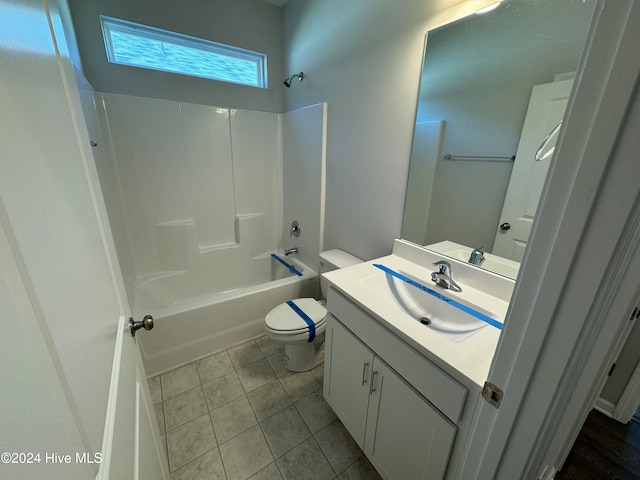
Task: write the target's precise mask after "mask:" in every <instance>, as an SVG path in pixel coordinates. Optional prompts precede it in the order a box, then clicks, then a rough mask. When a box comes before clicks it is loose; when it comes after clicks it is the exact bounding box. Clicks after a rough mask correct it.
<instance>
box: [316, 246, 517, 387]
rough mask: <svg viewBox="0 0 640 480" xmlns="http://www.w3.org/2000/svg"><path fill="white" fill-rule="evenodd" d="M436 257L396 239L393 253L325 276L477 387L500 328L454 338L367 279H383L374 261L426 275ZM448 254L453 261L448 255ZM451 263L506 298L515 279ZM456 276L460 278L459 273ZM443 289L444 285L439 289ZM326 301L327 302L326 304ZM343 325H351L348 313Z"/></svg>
mask: <svg viewBox="0 0 640 480" xmlns="http://www.w3.org/2000/svg"><path fill="white" fill-rule="evenodd" d="M418 249H420V250H418ZM440 259H443V257H442V256H439V255H437V254H435V253H434V252H428V251H424V249H422V248H421V247H418V246H413V245H412V244H409V243H408V242H404V241H401V240H396V243H395V244H394V253H393V254H392V255H388V256H386V257H382V258H378V259H375V260H371V261H368V262H365V263H361V264H358V265H354V266H351V267H348V268H344V269H341V270H335V271H332V272H328V273H325V274H323V276H324V278H326V279H327V280H328V282H329V284H330V285H331V286H333V287H334V288H335V289H337V290H338V291H339V292H340V293H341V294H343V295H344V296H345V297H347V298H348V299H350V300H351V301H352V302H354V303H355V304H356V305H357V306H358V307H360V308H361V309H362V310H364V311H365V312H367V313H368V314H369V315H371V316H372V317H373V319H374V320H376V321H377V322H379V323H380V324H381V325H382V326H384V327H385V328H387V329H388V330H390V331H391V332H392V333H394V334H396V335H397V336H398V337H399V338H401V339H402V340H403V341H405V342H406V343H407V344H409V345H410V346H411V347H413V348H414V349H415V350H416V351H418V353H420V354H421V355H423V356H424V357H425V358H427V359H429V360H430V361H432V362H433V363H434V364H436V365H437V366H439V367H440V368H441V369H443V370H444V371H445V372H447V373H448V374H449V375H450V376H452V377H453V378H455V379H457V380H459V381H460V382H461V383H463V384H465V385H466V386H467V387H469V388H474V389H479V390H481V389H482V387H483V386H484V383H485V381H486V379H487V377H488V374H489V369H490V367H491V361H492V359H493V356H494V353H495V350H496V347H497V345H498V340H499V338H500V332H501V330H499V329H498V328H495V327H493V326H491V325H487V326H485V327H483V328H481V329H479V330H477V331H476V332H475V333H474V334H473V335H472V336H470V337H469V338H467V339H465V340H464V341H462V342H460V343H454V342H452V341H450V340H449V339H447V338H446V337H444V336H442V335H440V334H439V333H437V332H435V331H433V330H431V329H430V328H428V327H426V326H425V325H422V324H421V323H420V322H418V321H417V320H416V319H415V318H413V317H411V316H410V315H409V314H408V313H406V312H405V311H404V310H403V309H402V308H400V307H399V306H398V305H397V304H395V303H394V302H393V301H390V300H389V298H388V296H385V295H384V294H376V292H374V291H373V290H372V289H371V285H372V284H373V285H375V282H377V281H384V282H386V279H385V273H384V272H383V271H381V270H380V269H378V268H376V267H374V264H376V263H377V264H382V265H385V266H386V267H388V268H391V269H394V270H400V271H404V272H406V273H408V274H410V275H413V276H415V277H419V278H425V277H424V276H425V272H426V271H428V270H429V269H431V270H433V268H432V267H431V266H430V265H431V263H432V260H433V261H435V260H440ZM447 260H448V261H451V263H452V265H454V262H453V261H452V260H450V259H447ZM422 265H428V266H429V267H428V268H427V267H423V266H422ZM455 269H456V273H459V276H458V278H460V279H461V280H460V281H461V282H469V283H475V284H476V285H477V284H478V283H482V284H484V285H487V284H491V285H493V284H496V283H497V284H499V286H500V288H499V289H498V291H500V294H499V295H500V296H501V297H502V300H503V301H506V304H508V301H509V298H510V296H511V292H512V291H513V284H514V283H515V282H513V280H510V279H506V278H504V277H500V276H497V275H494V274H491V273H490V272H483V271H482V270H480V269H476V268H475V267H473V266H468V265H464V264H459V265H458V264H455ZM487 275H488V277H487ZM456 281H458V279H457V278H456ZM434 288H439V287H434ZM444 292H447V290H443V293H444ZM494 293H495V290H494ZM389 295H390V294H389ZM330 307H331V305H329V309H330ZM505 310H506V307H505ZM345 325H346V326H347V327H348V326H349V325H348V319H347V323H346V324H345Z"/></svg>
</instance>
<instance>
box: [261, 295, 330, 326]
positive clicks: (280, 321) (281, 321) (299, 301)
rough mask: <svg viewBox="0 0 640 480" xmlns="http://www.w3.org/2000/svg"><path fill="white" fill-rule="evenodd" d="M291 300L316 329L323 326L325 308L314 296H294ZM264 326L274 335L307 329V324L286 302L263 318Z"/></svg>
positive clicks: (325, 314) (325, 313)
mask: <svg viewBox="0 0 640 480" xmlns="http://www.w3.org/2000/svg"><path fill="white" fill-rule="evenodd" d="M292 302H293V303H294V304H295V305H296V306H297V307H298V308H299V309H300V310H302V311H303V312H304V314H305V315H306V316H307V317H308V318H309V319H311V321H312V322H313V323H314V324H315V328H316V330H317V329H319V328H321V327H323V326H324V323H325V318H326V316H327V309H326V308H325V307H324V306H323V305H322V304H321V303H320V302H318V301H317V300H315V299H314V298H294V299H293V300H292ZM264 323H265V326H266V328H267V329H268V330H269V331H270V332H272V333H273V334H276V335H297V334H300V333H306V332H308V331H309V325H308V324H307V322H306V321H305V320H304V319H303V318H302V317H301V316H300V315H299V314H298V313H296V311H295V310H294V309H293V308H291V307H290V306H289V304H287V303H282V304H280V305H278V306H277V307H275V308H274V309H273V310H271V311H270V312H269V313H268V314H267V316H266V317H265V319H264Z"/></svg>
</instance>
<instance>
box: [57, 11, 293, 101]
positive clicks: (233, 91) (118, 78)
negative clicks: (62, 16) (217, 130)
mask: <svg viewBox="0 0 640 480" xmlns="http://www.w3.org/2000/svg"><path fill="white" fill-rule="evenodd" d="M68 3H69V6H70V10H71V16H72V19H73V24H74V27H75V32H76V36H77V40H78V44H79V50H80V54H81V58H82V68H83V71H84V74H85V76H86V77H87V79H88V80H89V82H91V84H92V85H93V86H94V88H95V89H96V90H98V91H101V92H109V93H120V94H126V95H140V96H145V97H155V98H164V99H168V100H179V101H183V102H189V103H199V104H204V105H216V106H222V107H234V108H244V109H251V110H262V111H267V112H282V89H283V88H282V78H284V77H282V11H281V9H280V8H278V7H276V6H275V5H271V4H269V3H267V2H263V1H260V0H209V1H206V2H203V1H200V0H182V1H179V2H177V1H174V2H158V1H155V0H135V1H132V0H106V1H105V0H68ZM100 15H106V16H110V17H115V18H120V19H123V20H129V21H132V22H135V23H141V24H143V25H149V26H152V27H156V28H162V29H166V30H170V31H174V32H178V33H182V34H185V35H190V36H194V37H198V38H204V39H207V40H212V41H214V42H219V43H223V44H227V45H233V46H236V47H240V48H245V49H248V50H253V51H257V52H260V53H265V54H267V56H268V60H267V62H268V83H269V88H267V89H261V88H255V87H247V86H244V85H235V84H230V83H225V82H218V81H214V80H208V79H204V78H196V77H189V76H185V75H177V74H173V73H167V72H158V71H152V70H146V69H141V68H135V67H127V66H124V65H116V64H111V63H108V62H107V58H106V54H105V48H104V42H103V38H102V30H101V27H100V18H99V16H100Z"/></svg>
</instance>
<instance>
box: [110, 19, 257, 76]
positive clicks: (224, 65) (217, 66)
mask: <svg viewBox="0 0 640 480" xmlns="http://www.w3.org/2000/svg"><path fill="white" fill-rule="evenodd" d="M100 21H101V22H102V32H103V35H104V44H105V47H106V50H107V59H108V60H109V62H111V63H119V64H121V65H129V66H132V67H140V68H148V69H151V70H161V71H164V72H172V73H180V74H183V75H191V76H194V77H203V78H210V79H213V80H220V81H223V82H231V83H239V84H241V85H249V86H252V87H260V88H267V81H266V78H267V76H266V69H267V56H266V55H264V54H262V53H258V52H252V51H249V50H244V49H241V48H236V47H231V46H228V45H223V44H220V43H215V42H211V41H209V40H203V39H200V38H195V37H189V36H186V35H181V34H179V33H175V32H169V31H167V30H160V29H158V28H153V27H147V26H146V25H140V24H137V23H131V22H127V21H124V20H118V19H116V18H110V17H103V16H101V17H100Z"/></svg>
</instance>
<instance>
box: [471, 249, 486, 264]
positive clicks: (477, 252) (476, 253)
mask: <svg viewBox="0 0 640 480" xmlns="http://www.w3.org/2000/svg"><path fill="white" fill-rule="evenodd" d="M483 262H484V247H479V248H474V249H473V251H472V252H471V256H470V257H469V263H471V264H473V265H478V266H480V265H482V263H483Z"/></svg>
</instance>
